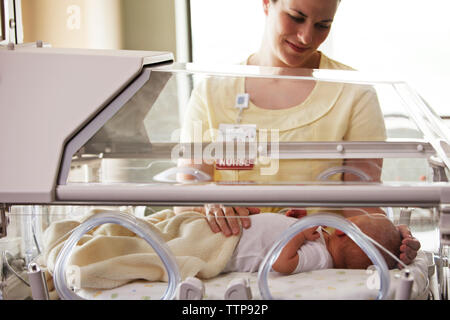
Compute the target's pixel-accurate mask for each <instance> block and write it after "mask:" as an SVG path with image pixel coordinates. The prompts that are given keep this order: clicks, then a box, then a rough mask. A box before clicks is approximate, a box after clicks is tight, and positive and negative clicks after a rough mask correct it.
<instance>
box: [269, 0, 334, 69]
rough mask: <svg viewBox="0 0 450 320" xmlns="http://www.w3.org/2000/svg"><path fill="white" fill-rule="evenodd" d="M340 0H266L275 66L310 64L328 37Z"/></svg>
mask: <svg viewBox="0 0 450 320" xmlns="http://www.w3.org/2000/svg"><path fill="white" fill-rule="evenodd" d="M338 2H339V1H338V0H278V1H277V2H275V3H274V2H272V1H271V0H263V4H264V12H265V14H266V16H267V24H266V28H267V29H266V36H267V37H266V38H265V41H268V42H269V43H267V44H268V46H266V48H269V50H270V53H271V55H272V63H273V64H274V66H282V67H284V66H287V67H310V66H308V62H310V61H311V59H312V57H313V55H314V53H315V52H316V50H317V48H318V47H319V46H320V45H321V44H322V43H323V42H324V41H325V39H326V38H327V36H328V34H329V32H330V27H331V23H332V22H333V18H334V15H335V13H336V10H337V6H338Z"/></svg>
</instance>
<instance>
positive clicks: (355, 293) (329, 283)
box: [77, 252, 428, 300]
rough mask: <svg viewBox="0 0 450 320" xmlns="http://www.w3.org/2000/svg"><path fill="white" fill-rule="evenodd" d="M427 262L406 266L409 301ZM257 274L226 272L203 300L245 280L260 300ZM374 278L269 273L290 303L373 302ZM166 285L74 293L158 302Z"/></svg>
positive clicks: (275, 291)
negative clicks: (410, 279) (410, 282)
mask: <svg viewBox="0 0 450 320" xmlns="http://www.w3.org/2000/svg"><path fill="white" fill-rule="evenodd" d="M427 268H428V261H427V259H426V256H425V254H424V253H423V252H419V254H418V257H417V258H416V260H415V262H414V264H412V265H410V266H409V269H410V270H411V274H412V276H413V277H414V285H413V290H412V295H411V299H426V298H427V294H426V293H427V290H428V276H427V275H428V269H427ZM390 275H391V288H390V292H389V297H388V298H389V299H393V298H394V297H395V288H396V286H397V283H398V281H399V279H398V276H399V275H400V271H399V270H397V269H394V270H390ZM257 276H258V273H256V272H254V273H237V272H234V273H228V274H222V275H220V276H218V277H216V278H214V279H211V280H208V281H205V282H204V284H205V296H204V299H206V300H222V299H223V297H224V293H225V290H226V288H227V286H228V284H229V283H230V282H231V280H233V279H235V278H248V279H249V282H250V286H251V290H252V295H253V299H256V300H259V299H261V295H260V292H259V288H258V283H257ZM377 279H378V277H377V276H374V273H373V272H372V271H371V270H349V269H325V270H315V271H311V272H304V273H299V274H293V275H290V276H283V275H279V274H277V273H272V274H271V275H270V278H269V282H268V283H269V288H270V290H271V293H272V295H273V296H274V297H275V298H279V299H290V300H303V299H307V300H316V299H317V300H333V299H343V300H347V299H351V300H373V299H376V297H377V295H378V289H377V288H376V283H377ZM166 288H167V283H162V282H152V283H150V282H145V281H136V282H133V283H129V284H126V285H123V286H121V287H118V288H115V289H111V290H94V289H89V290H87V289H81V290H78V291H77V294H78V295H80V296H81V297H83V298H85V299H95V300H111V299H118V300H142V299H144V300H153V299H160V297H161V296H162V295H163V293H164V291H165V289H166Z"/></svg>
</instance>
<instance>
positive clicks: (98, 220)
mask: <svg viewBox="0 0 450 320" xmlns="http://www.w3.org/2000/svg"><path fill="white" fill-rule="evenodd" d="M105 223H114V224H119V225H121V226H123V227H125V228H127V229H129V230H131V231H133V232H134V233H136V234H137V235H138V236H140V237H141V238H143V239H144V240H145V241H147V243H148V244H150V245H151V246H152V248H153V249H154V250H155V252H156V253H157V254H158V255H159V257H160V258H161V260H162V262H163V264H164V267H165V268H166V271H167V275H168V285H167V289H166V291H165V293H164V295H163V296H162V297H161V299H162V300H170V299H174V298H175V293H176V288H177V286H178V283H179V282H180V281H181V276H180V271H179V268H178V265H177V263H176V261H175V258H174V257H173V255H172V253H171V252H170V249H169V247H168V246H167V245H166V243H165V242H164V241H163V240H162V239H161V238H160V237H159V236H158V235H157V234H156V233H154V232H153V231H152V230H151V229H150V227H149V226H148V225H147V224H145V223H144V222H142V221H139V220H138V219H136V218H135V217H133V216H131V215H129V214H124V213H122V212H102V213H98V214H95V215H93V216H92V217H90V218H89V219H87V220H86V221H85V222H83V223H82V224H81V225H79V226H78V227H77V228H75V229H74V230H73V231H72V234H71V235H70V236H69V238H68V239H67V240H66V242H65V244H64V246H63V248H62V249H61V251H60V253H59V255H58V257H57V259H56V262H55V270H54V275H53V281H54V284H55V289H56V291H57V292H58V295H59V297H60V298H61V299H64V300H83V298H81V297H80V296H78V295H77V294H75V293H74V292H73V291H72V290H71V289H69V288H68V287H67V283H66V270H65V269H66V266H67V263H68V260H69V258H70V255H71V253H72V250H73V247H74V246H75V245H76V244H77V242H78V241H79V240H80V239H81V237H82V236H83V235H84V234H85V233H86V232H89V231H90V230H92V229H93V228H95V227H97V226H99V225H101V224H105Z"/></svg>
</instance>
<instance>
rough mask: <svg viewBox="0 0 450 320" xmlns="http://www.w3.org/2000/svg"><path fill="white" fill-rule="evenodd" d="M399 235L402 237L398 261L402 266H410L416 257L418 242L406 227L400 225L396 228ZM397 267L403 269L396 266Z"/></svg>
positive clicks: (400, 266)
mask: <svg viewBox="0 0 450 320" xmlns="http://www.w3.org/2000/svg"><path fill="white" fill-rule="evenodd" d="M397 229H398V231H399V232H400V235H401V236H402V244H401V246H400V260H401V261H402V262H403V263H404V264H407V265H408V264H411V263H412V262H413V261H414V259H415V258H416V256H417V251H419V249H420V242H419V240H417V239H416V238H414V237H413V236H412V234H411V231H410V230H409V228H408V226H406V225H404V224H400V225H398V226H397ZM398 267H399V268H400V269H401V268H403V266H402V265H400V264H398Z"/></svg>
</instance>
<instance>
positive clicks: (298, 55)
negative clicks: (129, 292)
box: [182, 0, 420, 264]
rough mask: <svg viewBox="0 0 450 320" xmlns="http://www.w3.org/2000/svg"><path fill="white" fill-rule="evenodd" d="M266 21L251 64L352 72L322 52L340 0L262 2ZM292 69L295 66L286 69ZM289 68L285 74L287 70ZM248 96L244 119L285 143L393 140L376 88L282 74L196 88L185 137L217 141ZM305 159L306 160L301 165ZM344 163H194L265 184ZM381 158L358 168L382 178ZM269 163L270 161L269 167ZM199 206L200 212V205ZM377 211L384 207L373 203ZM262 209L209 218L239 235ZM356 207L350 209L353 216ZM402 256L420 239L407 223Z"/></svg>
mask: <svg viewBox="0 0 450 320" xmlns="http://www.w3.org/2000/svg"><path fill="white" fill-rule="evenodd" d="M262 1H263V8H264V13H265V15H266V24H265V30H264V36H263V40H262V43H261V46H260V48H259V50H258V51H257V52H256V53H254V54H253V55H251V56H250V57H249V58H248V59H247V61H246V64H247V65H253V66H263V67H282V68H306V69H345V70H351V68H350V67H348V66H345V65H343V64H341V63H338V62H336V61H334V60H332V59H330V58H328V57H327V56H325V55H324V54H323V53H321V52H320V51H318V48H319V46H320V45H321V44H322V43H323V42H324V41H325V39H326V38H327V36H328V34H329V32H330V28H331V24H332V22H333V19H334V15H335V13H336V10H337V7H338V5H339V2H340V0H262ZM279 70H280V72H286V70H287V69H279ZM283 70H285V71H283ZM242 93H247V94H248V95H249V97H250V99H249V102H248V108H246V109H245V111H244V112H242V113H241V115H240V124H252V125H256V128H257V130H258V131H261V130H262V129H267V130H268V132H269V137H268V138H269V140H270V132H271V130H273V129H276V130H277V135H278V139H279V141H280V142H283V141H342V140H346V141H352V140H353V141H371V140H372V141H376V140H384V139H385V138H386V134H385V127H384V120H383V115H382V113H381V110H380V107H379V104H378V100H377V96H376V93H375V92H374V90H373V89H372V88H370V87H368V86H362V85H346V84H341V83H334V82H316V81H308V80H279V79H275V78H271V79H267V78H257V77H246V78H243V77H241V78H233V77H225V78H220V79H207V80H206V81H203V82H202V83H200V84H199V85H198V86H197V87H196V88H195V89H194V91H193V93H192V95H191V100H190V103H189V106H188V109H187V112H186V115H185V125H184V126H183V131H182V140H183V141H184V142H209V141H214V140H215V138H216V137H215V136H214V133H215V132H216V131H215V130H217V129H219V127H220V125H221V124H234V123H236V119H237V117H238V116H239V114H238V109H236V108H235V103H236V96H237V95H238V94H242ZM195 124H197V125H200V126H201V132H202V134H201V135H200V137H195V136H194V134H193V132H194V130H193V127H194V125H195ZM300 161H301V163H300ZM341 164H342V162H341V161H340V160H335V161H329V160H281V161H280V163H279V167H278V168H277V170H276V171H274V172H271V173H270V174H267V175H265V174H261V172H262V171H261V167H262V166H263V165H261V166H258V164H257V165H256V166H255V167H253V169H252V170H215V168H214V166H212V165H206V164H201V165H195V164H193V163H184V164H182V165H189V166H191V167H192V166H194V167H197V168H199V169H201V170H202V171H204V172H206V173H208V174H210V175H211V176H213V177H214V180H215V181H233V182H236V181H246V182H249V181H251V182H257V183H264V182H268V181H279V182H301V181H304V182H308V181H314V180H316V179H317V176H318V174H320V173H321V172H322V171H323V170H325V169H326V168H329V167H331V166H338V165H341ZM381 165H382V163H381V160H380V159H365V160H364V161H360V160H353V161H352V164H351V166H352V167H356V168H358V169H361V170H362V171H363V172H365V173H366V174H368V175H369V176H370V177H371V180H373V181H379V180H380V174H381ZM266 166H267V165H266ZM338 178H339V179H343V180H346V181H347V180H356V179H358V180H359V179H360V178H359V177H355V176H353V175H351V174H343V175H342V177H338ZM196 210H198V209H196ZM366 210H367V211H369V212H379V210H377V209H376V208H367V209H366ZM256 212H258V210H257V209H256V208H236V207H235V208H231V207H227V208H225V207H221V206H215V205H213V206H209V207H206V212H205V213H206V215H207V218H208V221H209V223H210V226H211V229H212V230H213V231H214V232H219V231H221V232H223V233H224V234H225V235H230V234H237V233H239V225H238V221H236V219H232V218H231V219H227V218H228V217H236V216H238V217H240V218H241V221H242V225H243V227H244V228H248V227H249V226H250V220H249V219H248V218H246V216H248V215H249V214H252V213H256ZM353 214H355V211H351V212H347V215H353ZM399 229H400V231H401V232H402V235H403V245H402V247H401V251H402V254H401V256H400V258H401V259H402V260H403V261H404V262H405V263H407V264H408V263H410V262H411V261H412V260H413V259H414V258H415V256H416V254H417V250H418V249H419V248H420V243H419V242H418V241H417V240H416V239H415V238H413V237H412V236H411V233H410V232H409V230H408V229H407V228H405V227H399Z"/></svg>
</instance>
